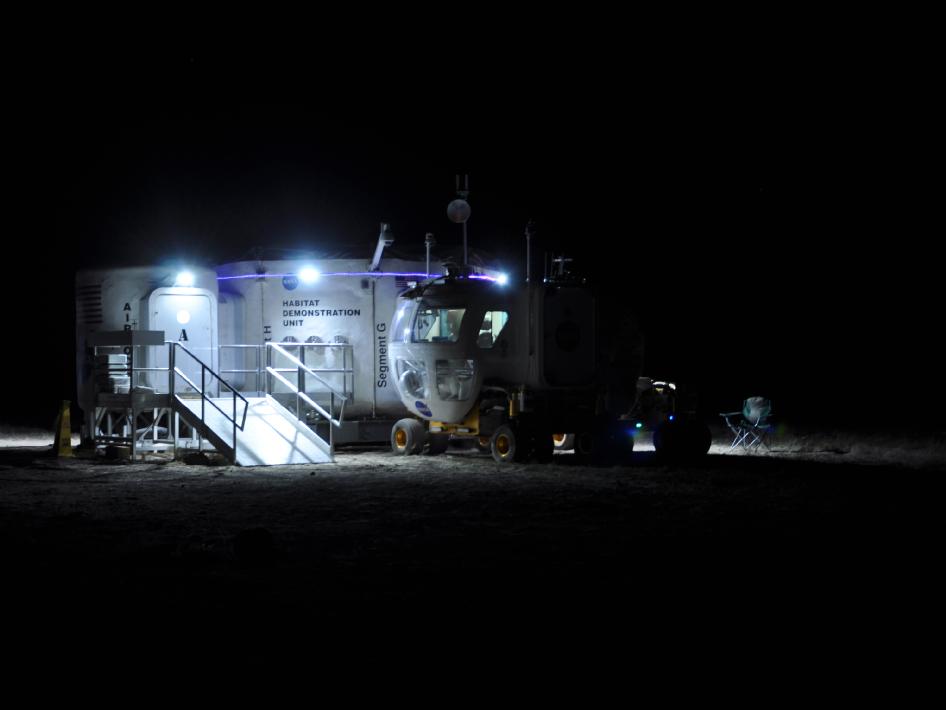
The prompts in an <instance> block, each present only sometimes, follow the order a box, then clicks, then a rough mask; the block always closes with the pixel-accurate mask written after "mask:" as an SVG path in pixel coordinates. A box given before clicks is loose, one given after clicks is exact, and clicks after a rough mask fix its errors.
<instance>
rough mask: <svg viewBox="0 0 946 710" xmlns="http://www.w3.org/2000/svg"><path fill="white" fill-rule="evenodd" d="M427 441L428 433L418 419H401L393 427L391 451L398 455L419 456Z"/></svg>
mask: <svg viewBox="0 0 946 710" xmlns="http://www.w3.org/2000/svg"><path fill="white" fill-rule="evenodd" d="M426 440H427V431H426V430H425V429H424V425H423V424H421V423H420V422H419V421H417V420H416V419H400V420H398V422H397V423H396V424H395V425H394V426H393V427H391V450H392V451H393V452H394V453H396V454H401V455H403V456H412V455H414V454H419V453H420V452H421V450H422V449H423V448H424V443H425V442H426Z"/></svg>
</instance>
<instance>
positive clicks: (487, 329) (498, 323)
mask: <svg viewBox="0 0 946 710" xmlns="http://www.w3.org/2000/svg"><path fill="white" fill-rule="evenodd" d="M508 320H509V314H508V313H506V311H486V315H484V316H483V324H482V325H481V326H480V332H479V334H478V335H477V336H476V344H477V345H479V346H480V347H481V348H484V349H489V348H491V347H493V344H494V343H495V342H496V338H498V337H499V334H500V333H501V332H503V328H505V327H506V321H508Z"/></svg>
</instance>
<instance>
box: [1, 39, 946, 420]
mask: <svg viewBox="0 0 946 710" xmlns="http://www.w3.org/2000/svg"><path fill="white" fill-rule="evenodd" d="M635 57H636V58H635ZM336 68H337V67H336ZM480 68H481V70H480V71H476V72H473V71H465V72H455V71H453V70H452V69H451V67H449V66H448V67H446V68H444V69H443V71H431V70H429V69H428V68H427V67H426V66H425V67H424V68H423V69H418V67H417V66H414V67H407V68H404V69H403V70H402V71H396V70H395V69H390V68H388V69H383V68H382V69H377V70H373V71H370V72H364V73H361V72H356V71H355V70H351V71H349V72H346V73H345V74H344V76H342V75H341V74H340V73H339V72H337V71H334V70H333V71H332V72H327V71H325V70H324V67H321V66H308V67H307V66H303V67H301V69H300V67H298V66H297V67H295V71H294V72H288V71H281V70H279V68H278V66H277V67H276V68H273V67H269V68H260V67H256V66H253V67H251V66H250V65H248V64H247V63H246V62H230V61H226V60H224V59H221V58H219V57H216V58H207V57H202V56H193V55H190V54H188V53H183V54H181V55H172V56H168V57H164V58H162V59H161V60H160V61H151V62H148V63H140V62H135V61H132V60H129V62H127V63H122V62H117V61H115V60H112V61H110V62H108V63H105V64H97V63H92V62H88V63H79V64H74V63H70V62H57V61H52V62H51V64H50V66H48V67H42V68H40V69H37V70H36V72H35V74H33V75H31V77H30V78H28V79H27V80H26V81H25V82H24V83H23V85H22V87H21V88H22V91H20V92H19V94H18V96H20V97H21V98H20V101H19V102H18V104H17V108H16V111H15V114H16V118H15V124H16V130H15V132H12V133H11V134H10V137H11V138H12V140H11V141H10V145H9V146H8V147H9V151H8V156H9V155H12V158H10V159H9V160H8V167H9V168H10V170H9V172H8V178H12V182H13V183H14V186H13V188H12V190H11V191H9V192H8V196H10V197H12V200H11V208H12V214H13V215H14V218H13V220H11V229H9V230H5V231H6V234H7V236H6V239H5V240H4V245H5V247H6V252H7V258H8V263H7V266H8V268H7V272H8V278H7V281H6V284H5V288H4V290H5V291H7V290H8V291H9V293H8V294H5V295H6V298H5V300H6V301H7V303H8V305H7V313H8V316H9V323H10V328H11V330H10V335H11V341H10V342H13V341H15V340H17V339H20V338H29V339H30V342H31V343H34V342H38V343H40V344H41V345H40V346H39V347H40V348H48V350H45V351H41V352H35V351H34V346H33V345H32V344H31V345H29V346H26V345H17V346H15V347H13V348H8V349H7V352H6V353H5V355H4V361H5V363H6V364H7V365H8V366H9V365H12V364H15V363H19V364H23V365H26V366H27V369H28V370H29V371H30V375H29V376H28V377H21V378H15V380H16V384H14V385H13V387H14V394H16V395H18V396H21V397H28V398H30V399H31V400H33V402H32V404H31V405H30V407H28V411H27V412H26V413H24V414H23V415H22V417H20V416H19V415H14V414H13V413H12V412H11V411H10V410H8V411H5V412H4V413H3V414H2V415H0V420H2V421H6V422H13V421H20V420H22V421H23V422H24V423H35V422H39V423H42V422H45V421H46V420H49V419H51V418H52V416H53V414H54V411H55V403H56V401H57V400H59V399H62V398H65V397H68V396H70V395H71V392H70V391H68V390H69V389H70V387H71V367H72V358H73V350H72V328H73V322H72V318H73V304H72V300H71V294H72V280H73V276H74V270H75V268H76V267H82V266H92V265H97V264H102V263H110V264H116V265H120V264H136V263H150V262H154V261H158V260H162V259H167V260H190V261H192V262H195V263H207V264H213V263H219V262H223V261H227V260H235V259H239V258H241V257H244V256H245V254H246V253H247V251H248V250H250V249H251V248H253V247H258V246H273V247H286V248H302V249H314V250H316V251H318V250H325V252H327V253H332V252H334V251H337V250H338V249H342V248H358V249H361V250H362V252H363V253H364V255H365V256H366V257H367V256H368V255H369V254H370V250H371V248H372V247H373V245H374V243H375V240H376V236H377V231H378V225H379V222H381V221H388V222H390V223H391V224H392V227H393V230H394V232H395V235H396V238H397V247H398V248H403V249H410V248H412V247H418V248H419V246H420V245H421V244H422V241H423V235H424V232H426V231H432V232H434V233H435V235H436V237H437V239H438V242H439V243H440V244H441V245H447V244H451V243H453V244H455V245H459V243H460V234H459V231H458V229H457V228H456V227H455V226H454V225H451V224H450V223H449V222H448V221H447V219H446V216H445V206H446V204H447V202H448V201H449V200H450V199H452V197H453V176H454V174H455V173H456V172H469V173H470V175H471V190H472V192H471V196H470V202H471V204H472V207H473V217H472V219H471V221H470V223H469V229H470V239H471V244H472V245H473V246H474V247H475V248H479V249H482V250H484V251H486V252H489V253H491V254H493V255H494V256H495V257H496V258H498V259H500V260H501V261H502V262H503V263H504V264H505V265H507V267H508V268H509V269H510V270H511V271H512V272H513V273H519V274H521V273H522V271H523V268H524V267H523V261H524V240H523V238H522V231H523V227H524V225H525V222H526V220H527V219H528V218H530V217H531V218H533V219H535V220H536V222H537V223H538V228H539V239H540V240H541V242H542V244H544V245H545V246H547V247H548V248H552V249H556V250H563V251H567V252H569V253H570V254H572V255H573V256H574V257H575V258H576V259H577V260H578V263H579V264H581V265H582V266H583V267H584V268H585V270H586V271H587V273H589V274H590V275H591V276H592V278H593V279H594V280H595V281H596V282H597V283H598V284H600V286H601V288H602V289H603V290H604V291H605V292H606V293H609V294H612V295H613V296H614V297H615V298H620V299H622V300H625V301H626V302H627V304H628V306H629V307H633V308H634V309H635V310H636V311H637V312H638V313H639V315H640V317H641V319H642V322H643V324H644V326H645V328H646V330H647V333H648V348H649V349H648V367H647V370H648V372H650V373H652V374H653V375H655V376H666V377H671V378H677V379H679V380H681V381H685V382H690V383H692V384H693V385H694V386H696V387H697V388H698V389H700V390H701V391H702V392H703V393H704V402H705V405H706V408H707V410H708V411H709V412H715V411H719V409H720V408H729V407H733V408H735V405H737V404H738V402H739V401H741V399H742V398H744V397H746V396H749V395H753V394H770V395H771V396H772V398H773V399H774V400H775V404H776V407H777V409H778V410H779V411H781V412H783V413H785V414H786V415H787V416H789V417H791V418H792V419H793V420H794V421H804V420H808V419H810V420H812V421H817V422H819V423H820V422H825V423H830V424H838V423H856V424H857V425H858V426H862V427H866V426H872V425H874V424H877V425H878V426H880V425H883V424H884V423H885V422H891V421H893V422H896V423H897V424H898V425H902V424H903V423H904V421H905V420H906V417H905V416H904V415H903V414H902V413H899V412H902V411H903V409H905V408H913V409H914V410H915V411H917V412H920V413H921V414H922V415H923V418H924V419H925V423H924V428H927V425H929V428H935V427H936V426H939V427H942V426H943V421H944V416H943V414H942V413H941V407H940V406H939V405H938V403H937V401H936V397H937V396H941V395H942V394H943V391H944V387H943V384H942V378H941V375H940V372H939V371H940V368H941V364H940V362H939V361H940V360H941V357H940V355H939V348H940V346H939V345H938V344H937V343H936V342H934V341H935V340H936V338H937V337H938V331H939V330H941V323H940V322H939V321H940V320H941V317H940V316H938V315H937V311H938V310H939V304H940V303H941V302H942V297H941V288H940V287H939V283H938V277H939V274H940V273H941V268H940V266H939V258H938V257H934V252H935V249H934V247H933V244H932V242H931V239H932V238H933V237H935V236H937V235H938V234H939V233H940V232H941V231H942V229H941V228H938V229H933V228H932V227H931V226H930V225H929V224H928V222H927V216H926V215H927V213H928V211H929V205H930V201H931V192H932V189H931V188H930V187H929V186H928V184H926V183H925V180H924V176H923V172H922V167H921V165H922V162H923V159H922V155H921V153H920V151H921V147H920V145H919V141H918V140H917V139H916V137H915V134H912V133H911V132H910V131H909V130H905V127H907V126H908V124H909V123H910V120H909V118H910V117H909V108H903V109H902V110H899V109H898V110H893V109H891V108H890V106H891V103H890V101H891V100H892V98H895V96H894V95H893V93H891V92H893V91H894V90H893V89H892V88H891V87H892V85H891V84H887V83H886V82H885V80H884V79H883V77H878V76H877V75H876V73H875V72H872V71H866V72H865V73H864V74H863V76H861V75H859V74H857V73H850V72H849V73H843V72H831V71H825V70H821V69H819V70H817V71H814V70H813V69H812V68H811V67H806V68H804V69H803V68H801V67H798V66H791V65H786V64H784V63H781V62H770V61H769V60H767V59H765V58H763V57H760V56H755V57H745V56H744V57H742V58H741V59H740V58H738V57H737V58H735V59H733V60H728V61H725V62H721V63H714V62H694V61H687V62H674V61H672V60H670V59H668V57H667V56H650V57H648V58H646V61H642V60H640V57H639V56H637V55H634V56H629V57H624V58H622V57H621V55H620V54H618V55H616V56H614V57H605V58H603V59H602V61H600V62H591V61H587V62H576V61H573V60H570V59H569V58H568V57H565V58H562V57H558V58H557V59H554V60H552V59H550V60H549V61H547V62H543V61H542V57H541V56H538V57H536V56H533V57H531V58H529V59H528V60H527V61H522V62H517V63H515V64H514V65H510V67H509V70H508V71H504V70H501V69H487V68H486V65H482V66H481V67H480ZM41 77H42V80H40V78H41ZM888 90H889V91H888ZM898 105H899V104H898ZM904 106H906V105H905V104H904ZM34 373H35V376H34ZM47 412H48V414H47Z"/></svg>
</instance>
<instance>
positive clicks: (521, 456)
mask: <svg viewBox="0 0 946 710" xmlns="http://www.w3.org/2000/svg"><path fill="white" fill-rule="evenodd" d="M528 449H529V447H528V439H527V437H525V438H524V437H522V436H521V435H520V434H519V431H518V429H517V428H516V427H511V426H509V425H508V424H503V425H502V426H501V427H499V428H498V429H497V430H496V431H494V432H493V436H492V438H491V439H490V440H489V450H490V453H491V454H492V455H493V460H494V461H496V462H497V463H513V462H516V463H521V462H522V461H525V460H526V459H527V458H528V456H529V450H528Z"/></svg>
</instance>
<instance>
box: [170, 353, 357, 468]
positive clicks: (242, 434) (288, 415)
mask: <svg viewBox="0 0 946 710" xmlns="http://www.w3.org/2000/svg"><path fill="white" fill-rule="evenodd" d="M274 352H275V353H278V354H279V355H280V356H282V357H284V358H286V359H287V360H289V361H290V362H291V363H292V364H293V368H292V369H293V370H295V371H296V374H297V377H296V382H297V383H298V385H296V384H293V383H292V382H290V381H289V380H288V379H286V378H285V377H284V376H283V375H282V374H280V373H281V372H285V371H286V368H274V367H273V366H272V354H273V353H274ZM170 353H171V354H170V358H171V360H170V367H169V370H170V372H171V374H172V376H171V383H172V384H171V388H170V389H171V393H170V394H171V401H172V405H173V407H174V410H175V412H177V413H178V414H179V415H180V417H181V418H182V419H183V420H184V421H185V422H186V423H187V424H189V425H190V426H191V427H193V428H194V430H195V431H197V432H198V433H199V434H200V435H201V436H203V437H205V438H206V439H207V440H208V441H209V442H210V443H212V444H213V446H214V448H215V449H217V451H219V452H220V453H222V454H224V455H225V456H226V457H227V458H229V459H230V460H231V461H233V462H234V463H236V464H238V465H240V466H272V465H279V464H296V463H325V462H331V461H333V460H334V429H335V428H337V427H339V426H341V422H342V418H343V415H344V409H345V403H346V401H347V397H346V396H345V395H344V394H342V393H339V392H337V391H336V390H334V389H333V388H332V387H331V386H330V385H329V384H328V383H327V382H325V381H324V380H323V379H322V378H321V377H319V375H318V374H317V373H316V372H314V371H313V370H312V369H311V368H309V367H306V365H305V364H304V363H303V362H302V361H301V360H299V359H298V358H296V357H295V356H293V355H292V354H290V353H289V352H287V351H286V350H285V349H284V348H282V347H281V346H280V345H278V344H276V343H267V367H266V373H267V377H266V382H267V385H266V392H265V395H264V396H262V397H249V398H248V397H244V396H243V395H242V394H240V393H239V392H237V391H236V389H234V388H233V387H232V386H231V385H230V384H229V383H228V382H226V381H225V380H224V379H223V378H221V377H220V375H218V374H217V373H216V372H214V371H213V370H211V369H210V368H209V367H208V366H207V365H206V364H204V363H203V362H201V361H200V360H199V359H198V358H197V357H196V356H195V355H194V354H193V353H192V352H191V351H189V350H188V349H187V348H186V347H184V346H183V345H181V344H180V343H172V344H171V347H170ZM179 358H190V359H192V360H193V361H195V362H196V363H197V364H198V365H200V368H201V370H200V372H201V374H200V380H201V382H200V384H198V383H196V382H194V381H192V380H191V379H190V378H189V377H188V376H187V375H186V374H185V373H184V372H183V371H182V370H181V368H180V367H178V366H177V362H178V359H179ZM307 376H309V377H314V378H315V379H316V380H318V382H319V383H320V384H321V385H322V386H323V387H324V388H325V389H326V391H327V392H328V395H329V401H330V404H329V408H328V409H326V408H325V407H323V406H322V405H320V404H318V403H317V402H315V401H314V400H313V399H312V398H311V397H309V396H308V395H307V394H306V392H305V388H306V384H305V383H306V377H307ZM178 378H180V379H181V380H183V382H184V383H186V385H187V387H186V388H184V389H186V390H189V391H187V392H186V393H183V394H181V393H179V392H178V391H177V388H176V386H175V384H174V382H175V381H176V380H177V379H178ZM274 379H275V380H278V381H279V382H281V383H282V384H283V385H285V386H286V387H287V388H288V391H289V395H290V396H291V397H294V399H295V404H296V412H292V411H290V410H289V409H287V408H286V407H285V406H283V405H282V404H280V403H279V402H278V401H277V400H276V399H275V398H274V397H273V396H272V394H271V385H272V382H273V380H274ZM208 381H209V383H208ZM222 391H228V392H229V396H223V397H221V396H219V395H220V393H221V392H222ZM214 393H216V396H215V394H214ZM336 402H338V404H339V405H340V408H339V413H338V415H337V417H336V416H334V410H335V405H336ZM303 403H305V404H306V405H308V406H309V407H310V408H311V409H312V410H313V411H315V412H316V413H317V415H318V416H321V417H323V418H324V419H326V420H327V421H328V422H329V423H330V426H329V440H328V441H325V440H324V439H322V438H321V437H320V436H319V435H318V434H316V433H315V432H314V431H313V430H312V429H311V428H310V427H309V425H308V423H307V421H306V419H305V416H302V415H301V412H302V411H303V407H302V404H303Z"/></svg>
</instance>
